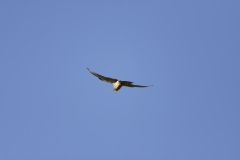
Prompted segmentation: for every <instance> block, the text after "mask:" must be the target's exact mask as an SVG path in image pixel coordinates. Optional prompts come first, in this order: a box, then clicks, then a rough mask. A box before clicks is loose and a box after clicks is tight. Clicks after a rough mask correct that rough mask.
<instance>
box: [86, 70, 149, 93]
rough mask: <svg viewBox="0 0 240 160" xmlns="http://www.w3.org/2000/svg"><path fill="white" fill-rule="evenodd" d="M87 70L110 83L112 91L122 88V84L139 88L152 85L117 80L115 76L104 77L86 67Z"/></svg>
mask: <svg viewBox="0 0 240 160" xmlns="http://www.w3.org/2000/svg"><path fill="white" fill-rule="evenodd" d="M87 69H88V68H87ZM88 71H89V72H90V73H91V74H93V75H94V76H96V77H98V78H99V79H100V80H102V81H105V82H108V83H112V84H113V90H114V92H117V91H118V90H119V89H121V88H122V86H126V87H140V88H145V87H150V86H152V85H149V86H141V85H135V84H133V82H130V81H122V80H118V79H115V78H110V77H104V76H102V75H100V74H97V73H95V72H93V71H91V70H90V69H88Z"/></svg>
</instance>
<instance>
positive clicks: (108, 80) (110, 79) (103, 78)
mask: <svg viewBox="0 0 240 160" xmlns="http://www.w3.org/2000/svg"><path fill="white" fill-rule="evenodd" d="M87 69H88V68H87ZM88 71H89V72H90V73H92V74H93V75H94V76H96V77H98V78H99V79H100V80H102V81H105V82H108V83H115V82H116V81H117V79H115V78H110V77H104V76H102V75H100V74H97V73H95V72H93V71H91V70H90V69H88Z"/></svg>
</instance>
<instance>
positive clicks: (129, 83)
mask: <svg viewBox="0 0 240 160" xmlns="http://www.w3.org/2000/svg"><path fill="white" fill-rule="evenodd" d="M121 84H122V85H123V86H126V87H140V88H144V87H150V86H153V85H149V86H142V85H136V84H133V82H129V81H121Z"/></svg>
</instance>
